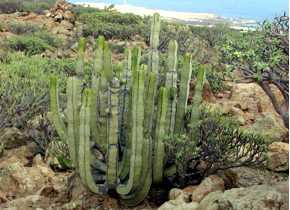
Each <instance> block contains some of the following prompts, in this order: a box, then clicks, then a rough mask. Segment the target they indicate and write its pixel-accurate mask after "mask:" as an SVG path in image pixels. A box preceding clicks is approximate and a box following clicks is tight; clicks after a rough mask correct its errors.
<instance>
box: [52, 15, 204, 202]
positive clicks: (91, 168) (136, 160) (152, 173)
mask: <svg viewBox="0 0 290 210" xmlns="http://www.w3.org/2000/svg"><path fill="white" fill-rule="evenodd" d="M151 27H152V29H151V37H150V49H149V62H148V67H147V66H146V65H141V61H140V58H141V49H140V48H134V49H132V51H131V50H129V49H128V50H126V59H125V62H124V66H123V69H122V70H118V72H117V71H115V72H114V71H113V64H112V55H111V51H110V49H109V46H108V44H107V43H106V42H105V39H104V37H102V36H101V37H99V38H98V40H97V47H96V57H95V60H94V65H93V71H92V78H91V81H90V83H89V84H86V85H90V87H89V88H87V89H85V90H84V91H82V86H83V84H84V82H83V81H82V78H83V76H84V71H83V69H84V59H85V46H86V42H85V39H83V38H82V39H81V40H80V43H79V57H78V60H77V67H76V68H77V69H76V70H77V75H76V76H74V77H70V78H68V81H67V88H66V93H67V108H66V114H65V115H63V114H62V113H61V111H60V110H61V109H60V107H59V101H58V87H57V79H56V77H53V76H52V77H51V80H50V107H51V112H50V114H49V116H50V119H51V121H52V122H53V124H54V126H55V129H56V131H57V132H58V134H59V136H60V138H61V139H63V141H64V142H65V143H67V144H68V147H69V151H70V157H71V159H72V162H73V165H74V166H75V168H76V170H77V172H78V173H79V175H80V177H81V180H82V183H83V184H84V185H85V186H86V187H87V188H88V189H90V190H91V191H92V192H94V193H106V192H107V191H108V190H110V191H112V190H114V191H116V193H118V194H119V196H120V197H121V199H122V201H123V202H124V203H125V204H126V205H128V206H135V205H137V204H138V203H140V202H141V201H143V200H144V199H145V197H146V196H147V194H148V192H149V190H150V188H151V185H152V184H158V183H161V182H162V180H163V177H164V176H171V175H172V174H174V173H175V171H176V166H175V165H171V166H169V168H166V166H167V165H168V164H166V163H167V162H166V161H167V160H166V154H165V145H164V142H163V139H164V138H165V137H166V135H172V134H175V133H177V134H182V133H183V132H185V129H184V128H185V125H186V121H185V115H186V113H187V100H188V94H189V82H190V80H191V71H192V69H191V55H189V54H186V55H185V56H184V58H183V66H182V69H181V70H179V71H178V70H177V63H178V56H177V48H178V46H177V42H176V41H170V43H169V51H168V60H167V66H166V71H165V75H162V76H161V75H160V68H159V52H158V45H159V32H160V16H159V15H158V14H154V16H153V19H152V26H151ZM115 70H116V69H115ZM178 74H179V75H178ZM163 76H165V84H163V83H161V82H159V79H160V78H163ZM204 78H205V71H204V69H201V70H200V72H199V76H198V80H197V85H196V88H195V96H194V103H193V106H192V107H191V124H190V125H189V127H190V128H191V132H190V134H189V135H191V137H192V138H197V135H196V134H197V129H198V126H197V125H196V124H197V121H198V119H199V111H198V107H199V104H200V103H201V100H202V95H201V93H202V88H203V81H204ZM160 81H161V80H160ZM177 84H179V86H178V87H177ZM155 113H156V114H155ZM93 145H94V146H93Z"/></svg>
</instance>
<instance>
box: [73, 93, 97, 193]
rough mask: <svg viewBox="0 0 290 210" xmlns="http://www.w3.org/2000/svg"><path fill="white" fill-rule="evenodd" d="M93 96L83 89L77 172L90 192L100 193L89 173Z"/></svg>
mask: <svg viewBox="0 0 290 210" xmlns="http://www.w3.org/2000/svg"><path fill="white" fill-rule="evenodd" d="M92 97H93V91H92V90H89V89H87V90H85V92H84V96H83V103H82V107H81V110H80V126H79V134H80V137H79V145H78V146H79V148H78V149H79V158H78V161H79V163H78V165H79V173H80V177H81V179H82V181H83V183H84V185H86V186H87V187H88V188H89V189H90V190H91V191H92V192H94V193H100V192H101V189H100V187H99V186H97V185H96V183H95V180H94V178H93V176H92V173H91V149H90V148H91V143H90V136H91V128H90V125H91V116H90V114H91V104H90V103H91V102H92V100H91V98H92Z"/></svg>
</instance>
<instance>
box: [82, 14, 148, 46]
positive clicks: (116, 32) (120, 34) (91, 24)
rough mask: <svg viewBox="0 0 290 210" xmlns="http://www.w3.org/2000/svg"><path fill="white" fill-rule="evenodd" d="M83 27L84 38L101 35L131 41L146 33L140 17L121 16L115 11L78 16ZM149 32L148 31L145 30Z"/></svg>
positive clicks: (131, 15)
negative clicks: (134, 37) (135, 36)
mask: <svg viewBox="0 0 290 210" xmlns="http://www.w3.org/2000/svg"><path fill="white" fill-rule="evenodd" d="M79 21H80V22H82V23H83V24H84V25H85V26H84V36H92V35H93V36H95V37H97V36H99V35H103V36H105V37H106V38H107V39H111V38H116V39H122V40H124V39H131V38H132V37H133V36H134V35H137V34H142V33H143V32H144V30H145V31H146V29H145V28H146V24H145V23H144V19H143V18H142V17H141V16H138V15H134V14H129V13H128V14H121V13H119V12H116V11H106V10H100V11H98V12H87V13H81V14H80V15H79ZM147 31H149V30H147Z"/></svg>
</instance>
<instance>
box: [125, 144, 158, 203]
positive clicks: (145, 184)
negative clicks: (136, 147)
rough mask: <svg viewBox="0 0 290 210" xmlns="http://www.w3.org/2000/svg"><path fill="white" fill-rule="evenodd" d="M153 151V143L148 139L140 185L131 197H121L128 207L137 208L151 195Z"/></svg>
mask: <svg viewBox="0 0 290 210" xmlns="http://www.w3.org/2000/svg"><path fill="white" fill-rule="evenodd" d="M152 150H153V146H152V141H151V140H150V139H146V141H145V142H144V147H143V151H142V155H143V170H142V175H141V178H140V181H139V183H140V184H139V186H138V187H137V188H136V189H135V190H134V191H133V192H132V193H130V194H129V195H125V196H124V195H123V196H121V197H122V199H123V200H122V201H123V202H124V203H125V204H126V205H127V206H136V205H137V204H139V203H140V202H142V201H143V200H144V199H145V198H146V196H147V194H148V193H149V190H150V187H151V184H152V155H153V153H152ZM141 183H142V184H141Z"/></svg>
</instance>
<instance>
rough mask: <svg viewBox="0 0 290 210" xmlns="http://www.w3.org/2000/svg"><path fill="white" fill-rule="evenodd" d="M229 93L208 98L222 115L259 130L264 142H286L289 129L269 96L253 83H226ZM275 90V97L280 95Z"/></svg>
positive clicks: (242, 125)
mask: <svg viewBox="0 0 290 210" xmlns="http://www.w3.org/2000/svg"><path fill="white" fill-rule="evenodd" d="M228 85H229V86H230V89H231V90H230V92H229V91H225V92H224V93H219V94H217V95H216V100H215V101H212V100H211V101H209V102H210V103H211V104H212V105H213V106H217V107H218V108H220V109H221V111H222V112H223V113H225V114H230V115H232V116H233V117H234V118H236V119H237V120H238V122H239V123H240V125H241V127H243V128H247V129H249V130H251V131H253V132H258V133H260V134H263V135H264V136H265V137H266V140H267V142H270V143H271V142H275V141H280V142H281V141H284V142H287V141H288V129H287V128H285V126H284V124H283V120H282V118H281V117H280V115H279V114H278V113H277V112H276V110H275V109H274V107H273V105H272V102H271V100H270V98H269V97H268V96H267V95H266V93H265V92H264V90H263V89H262V88H261V87H260V86H259V85H258V84H256V83H247V84H244V83H228ZM272 88H273V89H274V92H275V94H276V95H277V98H281V97H282V94H281V93H280V92H279V90H276V89H277V88H276V89H275V87H272Z"/></svg>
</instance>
